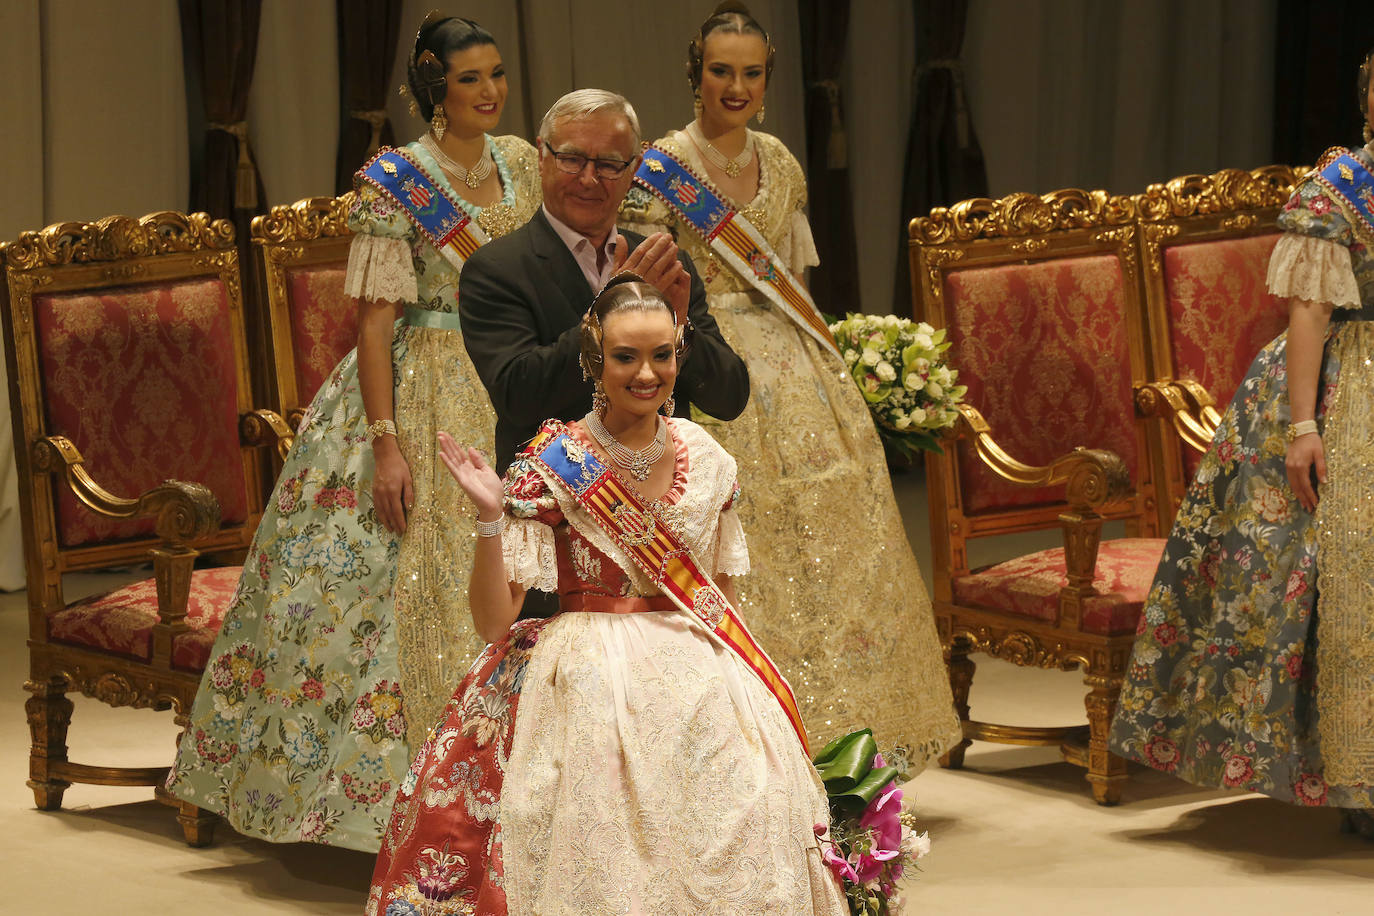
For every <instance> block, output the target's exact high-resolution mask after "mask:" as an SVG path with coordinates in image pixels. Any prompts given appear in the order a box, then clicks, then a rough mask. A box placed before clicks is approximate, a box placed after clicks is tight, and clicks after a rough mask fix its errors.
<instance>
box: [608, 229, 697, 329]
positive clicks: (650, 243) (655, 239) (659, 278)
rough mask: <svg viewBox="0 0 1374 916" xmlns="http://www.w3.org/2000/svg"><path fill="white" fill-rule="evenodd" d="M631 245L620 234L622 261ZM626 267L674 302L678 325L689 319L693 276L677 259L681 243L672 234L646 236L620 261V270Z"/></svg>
mask: <svg viewBox="0 0 1374 916" xmlns="http://www.w3.org/2000/svg"><path fill="white" fill-rule="evenodd" d="M628 247H629V243H628V242H626V241H625V236H624V235H617V236H616V243H615V250H616V260H617V261H620V252H622V251H625V250H626V249H627V248H628ZM622 270H630V271H634V272H635V273H637V274H639V275H640V276H641V277H643V278H644V282H645V283H649V284H652V285H653V286H654V287H655V288H656V289H657V290H658V291H659V292H660V293H662V294H663V298H665V299H667V300H668V304H669V305H670V306H672V308H673V313H674V314H675V315H677V323H678V326H679V327H681V326H682V324H683V323H684V322H685V321H686V320H687V299H688V295H689V293H690V292H691V288H692V278H691V277H690V276H689V275H688V273H687V270H686V269H685V268H684V267H683V266H682V262H681V261H679V260H678V259H677V243H676V242H674V241H673V237H672V236H671V235H669V234H668V233H666V232H655V233H654V234H653V235H651V236H649V237H648V238H646V239H645V240H644V241H643V242H641V243H640V244H639V247H638V248H636V249H635V250H634V251H632V252H629V254H628V255H627V256H626V257H625V259H624V260H623V261H620V263H618V264H616V272H619V271H622Z"/></svg>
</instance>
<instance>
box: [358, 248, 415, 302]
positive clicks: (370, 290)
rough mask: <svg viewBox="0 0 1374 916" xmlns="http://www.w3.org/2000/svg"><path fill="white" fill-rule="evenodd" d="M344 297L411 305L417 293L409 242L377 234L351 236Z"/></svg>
mask: <svg viewBox="0 0 1374 916" xmlns="http://www.w3.org/2000/svg"><path fill="white" fill-rule="evenodd" d="M344 294H345V295H347V296H353V297H354V298H356V299H369V300H372V301H373V302H377V301H387V302H398V301H399V302H414V301H415V300H416V299H417V298H419V295H420V293H419V289H418V287H417V285H416V282H415V267H414V265H413V263H412V261H411V257H410V243H409V242H407V241H406V240H405V239H394V238H387V237H385V236H377V235H355V236H353V242H352V244H351V245H349V247H348V273H347V274H345V276H344Z"/></svg>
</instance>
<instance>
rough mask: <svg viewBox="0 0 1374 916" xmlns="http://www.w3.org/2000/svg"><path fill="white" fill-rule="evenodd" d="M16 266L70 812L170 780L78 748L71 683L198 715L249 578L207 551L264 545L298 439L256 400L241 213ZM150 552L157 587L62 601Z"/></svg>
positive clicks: (47, 651)
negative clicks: (242, 280)
mask: <svg viewBox="0 0 1374 916" xmlns="http://www.w3.org/2000/svg"><path fill="white" fill-rule="evenodd" d="M0 259H2V260H3V263H4V265H5V281H6V293H7V294H6V296H5V303H4V308H3V317H4V336H5V356H6V364H7V366H8V372H9V391H10V402H11V413H12V417H13V423H14V441H15V452H16V458H17V461H18V466H19V488H20V505H21V511H22V513H23V528H24V543H25V562H26V566H27V575H28V596H29V679H28V682H27V683H26V684H25V689H27V690H28V691H29V692H30V693H31V694H32V696H31V697H30V699H29V700H28V701H27V703H26V710H27V712H28V720H29V727H30V731H31V734H32V741H33V743H32V749H31V752H30V757H29V774H30V778H29V781H28V785H29V787H30V788H32V789H33V792H34V799H35V802H36V804H37V805H38V807H39V808H41V809H43V810H54V809H57V808H60V807H61V805H62V796H63V793H64V791H65V790H66V789H67V788H68V787H69V786H70V785H71V784H72V783H73V782H83V783H94V784H97V785H129V786H136V785H152V786H160V785H161V784H162V782H163V781H164V779H165V777H166V773H167V767H166V766H158V767H144V768H115V767H102V766H91V765H87V764H80V763H75V762H72V761H70V760H68V758H67V729H68V726H69V724H70V720H71V714H72V709H73V706H72V702H71V700H70V699H68V698H67V696H66V694H67V693H68V692H70V691H80V692H81V693H83V694H86V695H87V696H91V697H95V698H96V699H99V700H101V701H102V702H104V703H107V704H109V705H112V706H134V707H151V708H154V709H169V708H170V709H171V710H173V712H174V713H175V716H176V721H177V722H178V723H179V724H182V725H183V726H184V725H185V723H186V718H185V717H186V715H187V714H188V713H189V712H190V708H191V703H192V700H193V699H194V697H195V693H196V689H197V687H198V686H199V684H200V677H201V671H202V669H203V668H204V666H205V663H206V656H207V654H208V652H209V649H210V645H211V643H212V642H213V641H214V638H215V634H216V633H217V632H218V629H219V625H220V622H221V619H222V615H223V613H224V610H225V608H226V607H227V606H228V604H229V601H230V599H231V597H232V595H233V592H234V589H235V586H236V583H237V581H238V575H239V568H238V567H236V566H230V567H222V568H211V569H195V568H194V566H195V561H196V558H197V557H198V556H199V555H201V553H202V552H205V553H206V554H210V553H213V554H215V555H216V556H224V555H233V554H235V553H237V554H238V555H240V556H241V555H242V554H243V552H244V551H245V550H246V549H247V547H248V545H249V543H250V541H251V539H252V536H253V532H254V529H255V528H256V527H257V523H258V519H259V518H260V517H261V515H262V506H263V501H264V497H265V495H266V494H264V493H263V491H262V488H261V477H260V473H259V467H260V465H259V455H258V454H257V450H258V449H260V448H263V447H267V446H275V447H276V449H277V452H278V456H280V455H281V454H284V453H285V450H286V449H287V448H288V447H289V445H290V432H289V430H288V429H287V427H286V424H285V422H284V421H282V419H281V418H280V417H279V416H278V415H277V414H275V413H273V412H271V411H268V410H254V409H253V406H252V403H251V401H250V398H251V395H250V389H249V384H248V378H249V376H248V371H249V364H248V354H247V351H246V347H245V343H244V326H243V312H242V305H241V302H240V284H239V273H238V268H239V265H238V259H237V256H236V254H235V249H234V234H233V226H232V224H230V223H229V222H227V221H223V220H219V221H214V222H212V221H211V220H210V219H209V217H207V216H206V215H205V214H192V215H189V216H188V215H186V214H181V213H171V212H168V213H155V214H152V215H150V216H146V217H144V218H143V219H141V220H135V219H131V218H129V217H123V216H111V217H107V218H105V219H102V220H99V221H97V222H94V223H60V224H57V225H53V226H49V227H48V228H46V229H44V230H42V231H40V232H26V233H23V234H22V235H21V236H20V237H19V239H18V240H17V241H15V242H13V243H10V244H8V245H6V246H5V247H4V249H3V252H2V253H0ZM169 478H170V479H169ZM119 494H133V495H127V496H126V495H119ZM149 560H151V561H152V563H153V570H154V575H153V577H152V578H150V579H148V580H146V581H143V582H139V583H136V584H134V585H131V586H127V587H125V588H120V589H117V590H115V591H113V592H110V593H107V594H104V595H97V596H95V597H92V598H88V599H85V600H83V601H78V602H76V603H74V604H68V603H67V602H66V600H65V599H64V598H63V593H62V587H63V579H62V577H63V574H64V573H68V572H73V571H77V570H86V569H97V568H104V567H112V566H127V565H137V564H142V563H146V562H148V561H149ZM171 750H172V749H171V748H169V749H168V751H169V754H168V756H169V757H170V752H171ZM164 800H166V799H164ZM173 804H177V807H178V809H179V813H178V820H179V821H180V822H181V824H182V827H183V829H184V832H185V835H186V839H187V842H189V843H192V844H193V845H204V844H205V843H208V842H209V841H210V837H211V831H212V829H213V818H212V817H210V816H209V815H208V814H207V813H206V812H204V811H201V810H200V809H198V808H196V807H195V806H194V805H189V804H185V803H175V802H173Z"/></svg>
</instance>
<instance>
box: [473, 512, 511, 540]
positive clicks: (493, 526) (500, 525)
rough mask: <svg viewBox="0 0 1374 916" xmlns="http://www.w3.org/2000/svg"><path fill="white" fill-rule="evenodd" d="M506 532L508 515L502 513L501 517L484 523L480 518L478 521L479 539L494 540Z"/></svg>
mask: <svg viewBox="0 0 1374 916" xmlns="http://www.w3.org/2000/svg"><path fill="white" fill-rule="evenodd" d="M505 530H506V515H505V513H504V512H503V513H501V517H500V518H497V519H493V520H492V521H489V522H484V521H482V520H481V519H480V518H479V519H478V520H477V536H478V537H479V538H494V537H496V536H497V535H499V534H500V533H501V532H502V531H505Z"/></svg>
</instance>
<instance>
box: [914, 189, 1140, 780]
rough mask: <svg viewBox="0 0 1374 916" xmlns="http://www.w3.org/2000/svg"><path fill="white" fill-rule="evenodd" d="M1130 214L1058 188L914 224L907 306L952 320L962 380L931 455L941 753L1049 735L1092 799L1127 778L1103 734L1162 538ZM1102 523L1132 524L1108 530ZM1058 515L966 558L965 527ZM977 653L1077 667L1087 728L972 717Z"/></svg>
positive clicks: (1037, 740)
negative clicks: (1023, 536) (1003, 554)
mask: <svg viewBox="0 0 1374 916" xmlns="http://www.w3.org/2000/svg"><path fill="white" fill-rule="evenodd" d="M1134 217H1135V208H1134V203H1133V201H1132V200H1131V199H1129V198H1123V197H1111V196H1108V195H1107V194H1106V193H1104V192H1100V191H1099V192H1084V191H1077V190H1068V191H1058V192H1054V193H1052V194H1046V195H1044V196H1043V197H1037V196H1034V195H1030V194H1015V195H1012V196H1010V197H1006V198H1003V199H1001V200H995V201H994V200H988V199H977V200H970V201H964V202H963V203H960V204H957V205H955V206H954V207H951V208H938V209H936V210H934V211H932V212H931V214H930V216H929V217H924V218H918V219H915V220H912V222H911V227H910V236H911V263H912V284H913V298H914V302H915V314H916V317H917V318H920V319H922V320H925V321H928V322H930V324H932V325H934V326H935V327H937V328H945V329H946V330H947V332H948V335H949V339H950V340H951V341H952V344H953V346H952V348H951V350H950V356H951V361H952V364H953V365H954V367H955V368H957V369H958V370H959V381H960V383H961V384H965V385H967V386H968V394H967V396H966V404H965V405H964V406H963V407H962V408H961V411H960V419H959V422H958V425H957V427H956V429H955V430H954V431H953V433H952V435H951V436H950V437H949V441H948V444H947V446H946V449H945V452H944V454H935V453H932V454H929V455H928V456H927V458H926V469H927V486H928V495H929V505H930V527H931V540H932V546H933V554H934V556H933V560H934V563H933V578H934V606H935V617H936V623H937V627H938V629H939V632H940V635H941V638H942V640H943V642H944V645H945V653H946V659H947V661H948V664H949V669H950V683H951V685H952V686H953V688H954V694H955V705H956V706H957V707H958V710H959V714H960V717H961V718H962V719H963V720H964V737H965V740H964V742H963V744H961V745H960V746H959V747H957V748H955V749H954V750H952V751H951V752H950V753H949V754H948V755H947V756H946V758H945V759H944V760H943V761H942V763H943V764H944V765H945V766H949V767H959V766H962V765H963V758H964V750H965V748H966V747H967V746H968V744H969V743H970V741H971V740H972V739H982V740H989V741H997V742H1003V743H1011V744H1023V745H1059V746H1060V747H1061V749H1062V751H1063V753H1064V756H1065V758H1066V759H1067V760H1069V761H1070V762H1073V763H1076V764H1078V765H1079V766H1083V767H1085V768H1086V769H1087V780H1088V782H1089V783H1090V784H1091V787H1092V791H1093V795H1094V797H1095V798H1096V799H1097V801H1098V802H1099V803H1102V804H1114V803H1116V802H1117V801H1118V800H1119V799H1120V794H1121V786H1122V783H1123V782H1124V781H1125V779H1126V770H1125V763H1124V761H1122V760H1121V759H1120V758H1118V757H1116V756H1115V755H1112V754H1110V753H1109V752H1108V750H1107V743H1106V739H1107V730H1108V726H1109V723H1110V721H1111V716H1112V712H1113V710H1114V708H1115V704H1116V698H1117V696H1118V694H1119V692H1120V688H1121V681H1122V677H1123V674H1124V672H1125V669H1126V664H1127V662H1128V659H1129V656H1130V651H1131V646H1132V643H1133V642H1134V638H1135V631H1136V625H1137V619H1138V617H1139V615H1140V610H1141V606H1142V604H1143V602H1144V598H1145V595H1146V592H1147V591H1148V589H1149V586H1150V582H1151V580H1152V578H1153V574H1154V570H1155V567H1156V565H1157V564H1158V562H1159V556H1160V553H1161V552H1162V550H1163V541H1162V540H1160V539H1158V537H1157V534H1158V531H1159V523H1158V515H1157V513H1156V506H1155V500H1156V485H1155V480H1154V476H1153V462H1152V461H1151V457H1150V454H1149V440H1148V437H1147V432H1148V429H1147V424H1145V423H1142V422H1140V421H1139V420H1138V418H1137V417H1136V415H1135V410H1134V403H1133V397H1132V390H1133V386H1134V385H1135V384H1136V383H1137V382H1141V381H1143V380H1145V379H1146V377H1147V376H1146V372H1147V364H1146V354H1145V347H1144V334H1143V328H1142V326H1141V319H1142V309H1141V307H1140V292H1139V277H1138V270H1139V267H1138V260H1137V246H1136V227H1135V224H1134ZM1075 446H1077V447H1075ZM1107 519H1116V520H1121V521H1123V522H1124V523H1125V528H1126V534H1127V536H1126V537H1124V538H1119V539H1113V540H1107V541H1103V540H1101V528H1102V524H1103V521H1104V520H1107ZM1056 527H1057V528H1060V529H1062V531H1063V538H1064V546H1063V547H1058V548H1053V549H1049V550H1042V551H1038V552H1036V553H1032V554H1029V555H1026V556H1019V557H1015V558H1013V559H1011V560H1008V561H1006V562H1001V563H996V564H993V565H991V566H987V567H984V568H979V569H971V568H970V567H969V560H968V542H969V541H970V540H971V539H980V538H986V537H991V536H995V535H1002V534H1011V533H1018V532H1026V531H1032V530H1036V529H1046V528H1056ZM974 652H982V653H986V654H989V655H992V656H994V657H998V658H1003V659H1006V660H1009V661H1012V662H1014V663H1016V664H1019V665H1026V666H1033V667H1040V668H1050V669H1062V670H1072V669H1074V668H1081V669H1082V670H1083V671H1084V682H1085V684H1086V685H1087V687H1088V688H1089V690H1088V694H1087V696H1086V699H1085V707H1086V712H1087V719H1088V724H1087V725H1081V726H1073V727H1067V728H1062V727H1056V728H1039V727H1019V726H1008V725H997V724H992V723H984V722H977V721H973V720H971V719H970V715H969V702H968V700H969V691H970V687H971V685H972V680H973V674H974V670H975V666H974V663H973V662H972V661H971V660H970V659H969V655H970V654H971V653H974Z"/></svg>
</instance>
